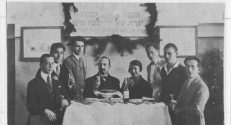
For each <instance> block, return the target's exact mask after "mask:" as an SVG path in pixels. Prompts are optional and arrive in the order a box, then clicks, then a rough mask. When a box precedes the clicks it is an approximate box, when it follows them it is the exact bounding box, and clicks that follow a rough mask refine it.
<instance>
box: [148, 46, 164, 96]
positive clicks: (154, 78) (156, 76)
mask: <svg viewBox="0 0 231 125" xmlns="http://www.w3.org/2000/svg"><path fill="white" fill-rule="evenodd" d="M145 50H146V53H147V56H148V58H149V59H150V61H151V62H150V64H149V65H148V66H147V76H148V82H149V83H150V84H151V86H152V89H153V94H152V96H153V97H154V98H155V99H158V97H159V94H160V90H161V81H162V79H161V75H160V74H161V68H162V67H163V66H164V64H165V62H164V60H161V59H160V54H159V47H158V46H156V45H155V44H149V45H148V46H146V48H145Z"/></svg>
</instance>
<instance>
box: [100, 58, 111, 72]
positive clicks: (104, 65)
mask: <svg viewBox="0 0 231 125" xmlns="http://www.w3.org/2000/svg"><path fill="white" fill-rule="evenodd" d="M98 68H99V72H100V74H103V75H105V74H107V73H108V69H109V68H110V65H109V60H108V59H105V58H103V59H101V60H99V64H98Z"/></svg>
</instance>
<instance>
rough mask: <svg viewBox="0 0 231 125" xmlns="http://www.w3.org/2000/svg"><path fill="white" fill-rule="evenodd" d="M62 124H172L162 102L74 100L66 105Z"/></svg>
mask: <svg viewBox="0 0 231 125" xmlns="http://www.w3.org/2000/svg"><path fill="white" fill-rule="evenodd" d="M63 125H172V123H171V120H170V116H169V113H168V108H167V106H166V105H165V104H164V103H155V104H139V105H135V104H131V103H128V104H123V103H116V104H113V105H111V104H109V103H103V102H94V103H92V104H90V105H84V104H81V103H77V102H74V103H72V104H71V105H70V106H69V107H67V109H66V111H65V115H64V119H63Z"/></svg>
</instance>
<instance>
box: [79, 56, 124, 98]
mask: <svg viewBox="0 0 231 125" xmlns="http://www.w3.org/2000/svg"><path fill="white" fill-rule="evenodd" d="M110 67H111V62H110V59H109V58H108V57H106V56H103V57H101V58H100V59H99V62H98V69H99V72H98V73H97V74H96V75H94V76H92V77H90V78H88V79H87V80H86V82H85V87H84V92H83V96H84V98H101V97H103V95H102V93H101V92H100V91H103V90H108V91H110V90H112V91H114V90H115V91H117V94H115V95H113V97H118V96H122V94H121V93H120V91H121V90H120V82H119V79H117V78H115V77H113V76H111V75H110V74H109V73H108V70H109V68H110Z"/></svg>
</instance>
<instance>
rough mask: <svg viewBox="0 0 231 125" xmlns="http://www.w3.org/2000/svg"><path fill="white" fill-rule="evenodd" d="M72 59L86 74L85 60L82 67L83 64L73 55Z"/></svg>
mask: <svg viewBox="0 0 231 125" xmlns="http://www.w3.org/2000/svg"><path fill="white" fill-rule="evenodd" d="M71 58H72V60H73V62H74V63H75V65H76V66H78V67H79V68H80V69H82V70H83V71H84V72H85V66H84V62H83V60H82V64H83V66H81V62H80V61H81V60H77V59H76V58H75V56H74V55H73V54H72V55H71Z"/></svg>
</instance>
